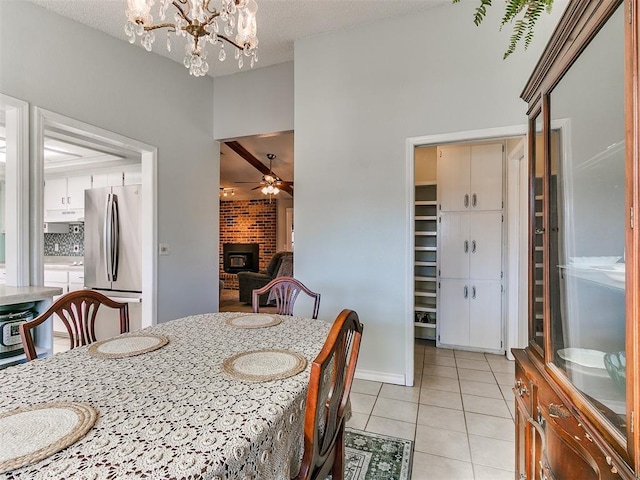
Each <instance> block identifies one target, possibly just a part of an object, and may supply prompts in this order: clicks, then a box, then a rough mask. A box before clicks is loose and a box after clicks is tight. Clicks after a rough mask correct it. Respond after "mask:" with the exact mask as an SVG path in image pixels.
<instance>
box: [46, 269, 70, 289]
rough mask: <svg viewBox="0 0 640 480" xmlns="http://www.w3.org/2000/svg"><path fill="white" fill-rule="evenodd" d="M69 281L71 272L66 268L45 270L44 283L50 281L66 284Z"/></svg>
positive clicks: (47, 283)
mask: <svg viewBox="0 0 640 480" xmlns="http://www.w3.org/2000/svg"><path fill="white" fill-rule="evenodd" d="M68 281H69V274H68V273H67V272H66V271H64V270H45V271H44V284H45V285H47V286H48V285H49V284H50V283H65V284H66V283H67V282H68ZM56 286H57V285H56Z"/></svg>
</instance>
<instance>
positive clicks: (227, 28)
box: [124, 0, 258, 77]
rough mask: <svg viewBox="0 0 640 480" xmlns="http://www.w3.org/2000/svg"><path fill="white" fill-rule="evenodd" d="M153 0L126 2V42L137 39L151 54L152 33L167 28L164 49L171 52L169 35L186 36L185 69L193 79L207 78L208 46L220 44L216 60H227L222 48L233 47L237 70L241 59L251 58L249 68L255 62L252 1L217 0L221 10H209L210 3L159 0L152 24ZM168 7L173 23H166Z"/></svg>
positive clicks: (129, 0) (255, 44) (255, 42)
mask: <svg viewBox="0 0 640 480" xmlns="http://www.w3.org/2000/svg"><path fill="white" fill-rule="evenodd" d="M154 3H155V0H127V5H128V8H127V11H126V15H127V23H126V25H125V27H124V31H125V33H126V34H127V37H129V43H135V41H136V37H140V43H141V45H142V46H143V47H144V48H145V49H146V50H147V51H148V52H150V51H151V47H152V45H153V42H154V41H155V33H154V31H155V30H158V29H166V31H167V50H168V51H171V34H174V35H175V36H176V37H186V39H187V44H186V46H185V57H184V66H185V67H187V68H188V69H189V74H191V75H194V76H196V77H201V76H203V75H206V74H207V72H208V71H209V64H208V63H207V50H206V48H205V47H206V46H207V43H210V44H211V45H216V46H217V45H219V46H220V50H219V51H218V60H220V61H221V62H223V61H224V60H225V58H227V52H226V51H225V45H227V46H228V47H229V48H233V50H234V54H235V58H236V60H237V61H238V68H242V66H243V64H244V61H243V56H245V57H250V58H251V68H253V65H254V64H255V63H256V62H257V61H258V37H257V36H256V12H257V11H258V4H257V3H256V2H255V0H220V9H219V10H217V9H216V8H212V7H211V5H210V3H211V0H172V1H171V0H160V8H159V18H160V21H161V22H162V23H157V24H154V23H153V16H152V15H151V7H152V6H153V5H154ZM169 5H173V7H174V9H175V12H174V15H173V19H174V21H173V23H171V22H165V20H166V18H167V10H168V9H169Z"/></svg>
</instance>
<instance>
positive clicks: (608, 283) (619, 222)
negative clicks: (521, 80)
mask: <svg viewBox="0 0 640 480" xmlns="http://www.w3.org/2000/svg"><path fill="white" fill-rule="evenodd" d="M639 8H640V0H622V1H621V0H599V1H596V0H578V1H576V0H571V1H570V2H569V4H568V6H567V8H566V10H565V12H564V14H563V16H562V18H561V20H560V23H559V24H558V27H557V28H556V30H555V31H554V33H553V35H552V37H551V40H550V41H549V44H548V45H547V47H546V49H545V51H544V53H543V55H542V57H541V59H540V61H539V62H538V64H537V65H536V68H535V70H534V72H533V74H532V76H531V78H530V80H529V82H528V84H527V86H526V88H525V90H524V92H523V94H522V98H523V99H524V100H525V101H526V102H527V103H528V104H529V110H528V115H529V165H530V168H529V178H530V183H529V187H530V188H529V192H530V201H529V206H530V208H529V212H530V213H529V215H530V228H529V232H530V233H529V262H530V265H529V342H528V345H527V347H526V348H525V349H521V350H514V352H513V353H514V356H515V358H516V373H515V387H514V393H515V399H516V475H515V476H516V479H519V480H524V479H527V480H532V479H539V480H591V479H619V478H623V479H637V478H640V475H639V474H640V289H639V286H640V151H639V149H640V101H639V95H640V85H639V80H640V79H639V73H640V72H639V66H638V63H639V50H638V38H639V35H640V25H639V22H640V15H639V14H638V9H639Z"/></svg>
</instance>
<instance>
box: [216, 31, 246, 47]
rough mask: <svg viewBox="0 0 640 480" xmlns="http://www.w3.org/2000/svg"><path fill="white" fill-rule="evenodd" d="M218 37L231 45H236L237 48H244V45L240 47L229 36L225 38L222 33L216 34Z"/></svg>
mask: <svg viewBox="0 0 640 480" xmlns="http://www.w3.org/2000/svg"><path fill="white" fill-rule="evenodd" d="M218 38H220V39H222V40H224V41H225V42H228V43H230V44H231V45H233V46H234V47H236V48H237V49H238V50H244V47H241V46H240V45H238V44H237V43H236V42H234V41H233V40H230V39H229V38H227V37H226V36H224V35H220V34H218Z"/></svg>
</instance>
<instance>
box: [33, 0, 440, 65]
mask: <svg viewBox="0 0 640 480" xmlns="http://www.w3.org/2000/svg"><path fill="white" fill-rule="evenodd" d="M31 1H32V2H33V3H35V4H37V5H40V6H42V7H44V8H46V9H48V10H51V11H53V12H56V13H58V14H60V15H63V16H65V17H69V18H71V19H73V20H75V21H77V22H80V23H83V24H85V25H88V26H90V27H92V28H95V29H98V30H102V31H103V32H106V33H108V34H109V35H111V36H114V37H116V38H119V39H121V40H122V41H125V42H126V41H128V40H127V37H126V35H125V33H124V24H125V22H126V18H125V13H124V12H125V9H126V3H127V2H126V0H31ZM449 2H451V0H340V1H337V0H257V3H258V15H257V23H258V39H259V41H260V47H259V49H258V52H259V55H258V57H259V62H258V64H257V65H256V68H258V67H266V66H268V65H275V64H277V63H283V62H287V61H291V60H293V43H294V41H295V40H297V39H299V38H304V37H309V36H312V35H317V34H319V33H323V32H328V31H332V30H340V29H344V28H349V27H352V26H355V25H359V24H364V23H371V22H374V21H376V20H380V19H382V18H387V17H393V16H399V15H406V14H410V13H413V12H417V11H422V10H426V9H429V8H433V7H435V6H438V5H442V4H444V3H449ZM155 3H156V5H155V6H154V7H153V10H152V12H153V13H156V12H157V8H158V5H159V3H160V1H159V0H157V1H156V2H155ZM217 4H218V2H217V0H212V5H217ZM168 18H172V15H168ZM164 38H165V37H164V35H163V34H162V33H159V34H157V35H156V41H155V43H154V45H153V51H154V52H155V53H158V54H160V55H162V56H165V57H168V58H171V59H172V60H175V61H176V62H179V63H182V60H183V57H184V47H183V43H180V44H179V45H178V42H183V39H180V40H177V39H174V38H173V37H172V49H171V50H172V51H171V52H167V49H166V46H165V43H166V42H165V40H164ZM136 46H137V47H138V48H142V47H140V42H139V41H137V42H136ZM132 48H133V47H132ZM214 53H215V54H216V55H214ZM244 63H245V66H244V68H243V70H249V69H250V67H249V65H248V64H249V62H248V61H245V62H244ZM209 64H210V69H209V75H210V76H212V77H219V76H223V75H230V74H233V73H237V72H238V65H237V62H236V61H235V60H234V58H233V55H228V57H227V60H226V61H224V62H219V61H218V60H217V48H216V47H214V49H213V50H210V53H209Z"/></svg>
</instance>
